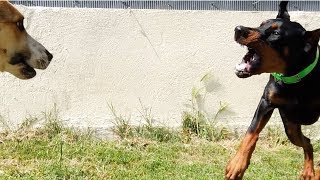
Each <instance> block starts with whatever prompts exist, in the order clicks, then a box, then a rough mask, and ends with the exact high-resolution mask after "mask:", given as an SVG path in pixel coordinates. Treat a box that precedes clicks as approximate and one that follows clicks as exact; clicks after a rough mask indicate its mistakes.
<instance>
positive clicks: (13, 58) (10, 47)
mask: <svg viewBox="0 0 320 180" xmlns="http://www.w3.org/2000/svg"><path fill="white" fill-rule="evenodd" d="M23 20H24V17H23V16H22V14H21V13H20V12H19V11H18V10H16V9H15V8H14V7H13V6H12V5H11V4H10V3H9V2H8V1H0V71H6V72H9V73H11V74H13V75H14V76H16V77H18V78H20V79H30V78H33V77H34V76H35V75H36V71H35V70H34V68H36V69H45V68H47V66H48V65H49V63H50V61H51V59H52V55H51V54H50V53H49V52H48V51H47V50H46V48H45V47H44V46H43V45H41V44H40V43H39V42H37V41H36V40H34V39H33V38H32V37H31V36H30V35H29V34H28V33H27V32H26V30H25V28H24V25H23Z"/></svg>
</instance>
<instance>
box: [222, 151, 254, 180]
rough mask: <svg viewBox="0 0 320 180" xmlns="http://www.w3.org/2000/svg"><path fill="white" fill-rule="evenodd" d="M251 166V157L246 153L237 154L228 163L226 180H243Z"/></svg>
mask: <svg viewBox="0 0 320 180" xmlns="http://www.w3.org/2000/svg"><path fill="white" fill-rule="evenodd" d="M248 166H249V159H248V158H247V157H246V156H244V155H239V154H237V155H236V156H235V157H234V158H233V159H232V160H231V161H230V162H229V164H228V166H227V168H226V173H225V179H226V180H241V179H242V177H243V174H244V172H245V171H246V169H247V168H248Z"/></svg>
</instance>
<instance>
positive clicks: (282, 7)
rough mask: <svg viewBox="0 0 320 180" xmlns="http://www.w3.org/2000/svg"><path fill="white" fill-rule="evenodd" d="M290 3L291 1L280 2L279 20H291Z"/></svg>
mask: <svg viewBox="0 0 320 180" xmlns="http://www.w3.org/2000/svg"><path fill="white" fill-rule="evenodd" d="M288 2H289V1H281V2H280V4H279V11H278V15H277V18H281V19H288V20H290V16H289V13H288V10H287V5H288Z"/></svg>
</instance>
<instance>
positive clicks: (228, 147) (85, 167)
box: [0, 112, 320, 180]
mask: <svg viewBox="0 0 320 180" xmlns="http://www.w3.org/2000/svg"><path fill="white" fill-rule="evenodd" d="M40 121H41V122H42V123H43V124H42V126H41V127H35V122H40ZM120 125H121V124H120ZM127 128H128V129H131V130H130V131H132V132H133V133H132V134H131V135H130V136H126V137H123V138H120V139H118V140H109V141H108V140H101V139H97V138H94V137H93V136H92V132H80V131H77V130H75V129H70V128H66V127H64V126H63V124H62V123H61V121H60V120H59V116H58V115H57V114H56V112H53V113H52V112H46V113H43V114H42V115H41V116H40V117H29V118H27V119H26V120H25V122H23V123H22V124H21V125H20V128H18V130H16V131H13V130H7V131H6V132H4V133H2V134H0V139H1V140H2V141H1V143H0V148H1V151H0V179H139V180H140V179H217V180H218V179H223V176H224V169H225V166H226V164H227V162H228V161H229V159H230V158H231V156H233V155H234V154H235V150H236V148H237V147H238V145H239V140H238V139H232V138H224V139H219V140H218V141H211V140H208V139H207V138H202V137H200V136H195V135H194V136H191V138H190V140H189V141H184V136H185V134H184V133H181V132H179V131H176V130H174V131H173V130H170V129H169V128H164V127H162V128H160V127H157V126H155V125H154V124H153V123H149V124H148V123H145V124H144V125H142V126H139V127H132V126H130V125H129V124H128V127H127ZM280 131H281V129H279V128H270V129H267V132H266V133H265V134H266V136H265V137H264V138H261V140H260V141H259V142H258V145H257V149H256V151H255V153H254V155H253V157H252V160H251V165H250V167H249V169H248V170H247V173H246V174H245V179H297V177H298V174H299V172H300V170H301V168H302V165H303V154H302V150H301V149H297V148H295V147H294V146H293V145H291V144H290V143H287V141H286V140H284V139H283V136H281V135H280V133H281V132H280ZM125 132H126V131H125ZM129 134H130V133H129ZM160 134H161V136H160ZM282 135H284V134H282ZM164 137H165V138H164ZM319 147H320V143H315V150H319Z"/></svg>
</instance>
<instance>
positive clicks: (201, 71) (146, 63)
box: [0, 6, 320, 127]
mask: <svg viewBox="0 0 320 180" xmlns="http://www.w3.org/2000/svg"><path fill="white" fill-rule="evenodd" d="M18 9H19V10H20V11H21V12H22V13H23V14H24V15H25V18H26V25H27V31H28V32H29V33H30V34H31V35H32V36H34V37H35V39H37V40H38V41H40V42H42V43H43V44H44V45H45V46H46V47H47V49H49V50H50V51H51V52H52V53H53V54H54V59H53V61H52V63H51V65H50V66H49V67H48V69H47V70H45V71H38V75H37V76H36V77H35V78H34V79H32V80H28V81H23V80H19V79H16V78H14V77H13V76H12V75H9V74H7V73H3V74H1V75H0V86H1V87H2V90H1V91H0V93H1V95H0V112H1V114H2V115H3V116H4V117H5V118H7V119H9V120H10V122H11V123H12V124H16V123H19V122H21V120H23V119H24V117H26V116H27V115H37V114H40V113H41V112H42V111H46V110H49V109H51V108H52V107H53V105H54V104H55V103H56V104H57V107H58V109H59V112H60V116H61V117H62V119H63V120H65V122H66V123H68V124H69V125H73V126H85V127H86V126H90V127H106V126H110V125H112V123H111V120H112V119H113V117H112V114H111V112H110V110H109V108H108V103H112V104H113V105H114V107H115V108H116V110H117V111H118V112H119V113H120V114H122V115H123V116H127V117H129V116H131V120H132V121H139V120H140V119H141V118H140V113H139V111H141V106H140V102H139V99H140V100H141V102H142V104H143V105H144V106H145V107H152V114H153V116H154V118H155V119H156V120H157V121H158V122H161V123H164V124H165V125H171V126H177V125H179V124H180V122H181V112H182V111H184V110H186V109H187V106H186V104H190V101H189V100H190V98H191V90H192V88H193V87H198V88H200V87H202V86H204V87H206V90H208V92H207V93H206V97H205V100H204V101H203V102H201V103H202V104H201V108H203V109H204V110H206V112H208V113H209V114H214V113H215V112H216V111H217V109H218V107H219V102H220V101H222V102H225V103H227V104H229V106H228V111H226V112H224V113H223V114H222V115H221V116H219V121H220V122H222V123H226V124H230V125H237V126H235V127H240V126H241V127H242V125H244V126H247V125H248V124H249V123H250V121H251V118H252V116H253V113H254V111H255V108H256V106H257V104H258V102H259V99H260V96H261V94H262V91H263V88H264V84H265V83H266V81H267V79H268V75H260V76H255V77H252V78H249V79H239V78H237V77H236V76H235V74H234V66H235V64H236V63H239V62H240V60H241V58H242V56H243V55H244V53H245V52H246V49H245V48H243V47H240V45H238V44H236V43H235V42H234V41H233V33H234V32H233V29H234V27H235V26H236V25H240V24H241V25H246V26H257V25H259V24H260V23H261V22H262V20H265V19H269V18H274V17H275V16H276V12H217V11H165V10H132V11H130V10H115V9H59V8H26V7H22V6H19V7H18ZM291 17H292V20H297V21H299V22H300V23H301V24H302V25H303V26H305V28H306V29H308V30H312V29H315V28H319V22H320V14H319V13H306V12H293V13H291ZM207 73H209V74H211V75H212V77H211V78H210V79H209V80H207V81H206V83H200V82H199V81H200V79H201V78H202V77H203V76H204V75H205V74H207Z"/></svg>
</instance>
